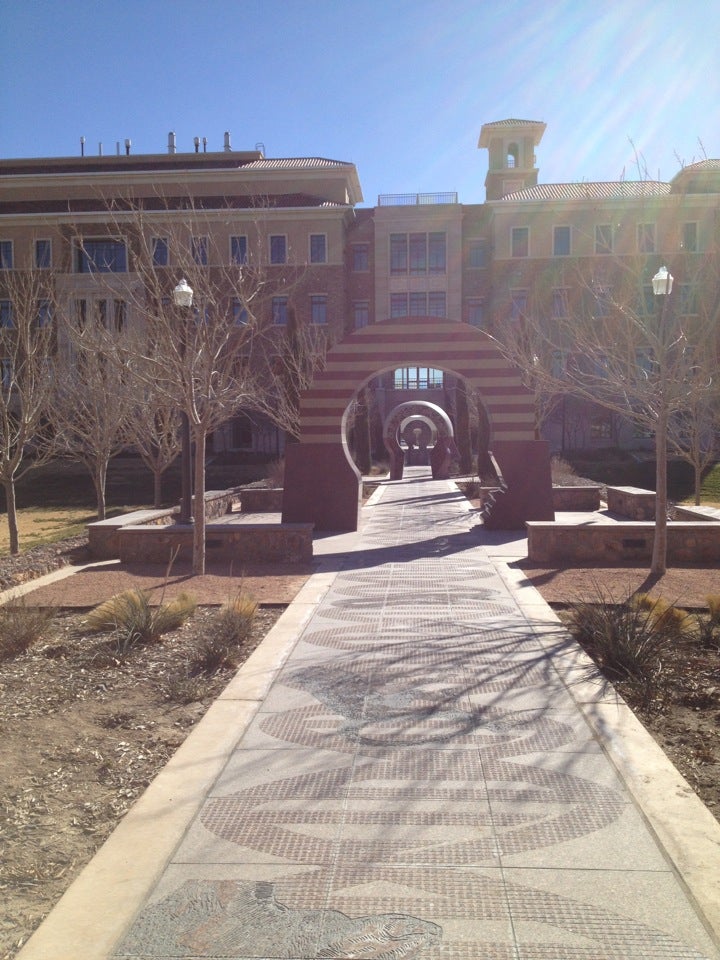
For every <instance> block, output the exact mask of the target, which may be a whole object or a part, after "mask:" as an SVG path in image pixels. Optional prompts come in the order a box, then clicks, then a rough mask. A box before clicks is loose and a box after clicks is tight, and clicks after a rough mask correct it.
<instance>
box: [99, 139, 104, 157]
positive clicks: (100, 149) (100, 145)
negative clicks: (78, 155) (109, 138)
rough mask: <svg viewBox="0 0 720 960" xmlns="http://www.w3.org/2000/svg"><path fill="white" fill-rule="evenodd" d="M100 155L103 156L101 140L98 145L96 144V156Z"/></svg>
mask: <svg viewBox="0 0 720 960" xmlns="http://www.w3.org/2000/svg"><path fill="white" fill-rule="evenodd" d="M102 155H103V152H102V140H101V141H100V143H99V144H98V156H99V157H101V156H102Z"/></svg>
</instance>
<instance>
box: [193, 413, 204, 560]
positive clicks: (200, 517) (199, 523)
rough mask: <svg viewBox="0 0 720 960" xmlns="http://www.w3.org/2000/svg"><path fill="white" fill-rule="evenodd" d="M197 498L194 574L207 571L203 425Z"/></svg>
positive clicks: (197, 432)
mask: <svg viewBox="0 0 720 960" xmlns="http://www.w3.org/2000/svg"><path fill="white" fill-rule="evenodd" d="M193 432H194V434H195V438H194V439H195V500H194V510H193V515H194V521H195V523H194V528H193V574H194V575H195V576H200V575H201V574H203V573H205V442H206V434H205V428H204V427H203V426H195V429H194V431H193Z"/></svg>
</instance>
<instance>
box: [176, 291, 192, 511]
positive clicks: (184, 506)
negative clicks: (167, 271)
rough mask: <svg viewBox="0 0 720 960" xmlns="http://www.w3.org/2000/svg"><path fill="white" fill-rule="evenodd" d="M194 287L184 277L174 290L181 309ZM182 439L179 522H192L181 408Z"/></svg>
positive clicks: (189, 302) (186, 422)
mask: <svg viewBox="0 0 720 960" xmlns="http://www.w3.org/2000/svg"><path fill="white" fill-rule="evenodd" d="M192 301H193V289H192V287H191V286H190V285H189V283H188V282H187V280H186V279H185V278H184V277H183V279H182V280H181V281H180V283H178V285H177V286H176V287H175V288H174V290H173V302H174V303H175V306H176V307H178V308H179V309H186V310H189V309H190V307H192ZM180 353H181V356H182V357H183V358H184V357H185V332H184V330H183V332H182V334H181V338H180ZM180 440H181V445H182V453H181V465H180V490H181V493H180V514H179V516H178V523H192V460H191V455H190V418H189V417H188V415H187V413H186V411H185V410H182V409H181V410H180Z"/></svg>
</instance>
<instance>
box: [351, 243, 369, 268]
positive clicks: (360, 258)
mask: <svg viewBox="0 0 720 960" xmlns="http://www.w3.org/2000/svg"><path fill="white" fill-rule="evenodd" d="M352 269H353V273H366V272H367V271H368V270H369V269H370V244H369V243H354V244H353V245H352Z"/></svg>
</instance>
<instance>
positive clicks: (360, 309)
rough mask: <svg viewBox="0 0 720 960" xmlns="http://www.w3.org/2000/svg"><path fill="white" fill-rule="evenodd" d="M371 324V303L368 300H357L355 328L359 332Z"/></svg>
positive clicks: (354, 307)
mask: <svg viewBox="0 0 720 960" xmlns="http://www.w3.org/2000/svg"><path fill="white" fill-rule="evenodd" d="M369 323H370V303H369V302H368V301H367V300H356V301H355V303H353V327H354V328H355V329H356V330H358V329H359V328H360V327H366V326H367V325H368V324H369Z"/></svg>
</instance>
